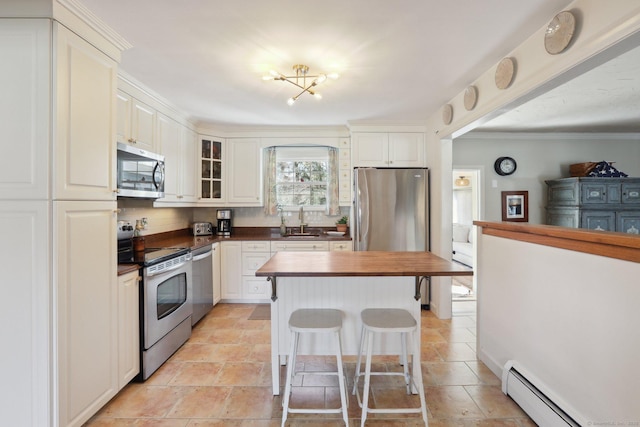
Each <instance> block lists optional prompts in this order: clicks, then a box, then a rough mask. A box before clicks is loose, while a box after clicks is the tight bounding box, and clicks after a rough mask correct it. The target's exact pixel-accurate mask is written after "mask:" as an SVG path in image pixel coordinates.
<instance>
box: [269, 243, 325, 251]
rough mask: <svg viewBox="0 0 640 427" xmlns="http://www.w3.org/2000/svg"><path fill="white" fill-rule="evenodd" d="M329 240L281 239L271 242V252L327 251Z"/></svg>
mask: <svg viewBox="0 0 640 427" xmlns="http://www.w3.org/2000/svg"><path fill="white" fill-rule="evenodd" d="M328 250H329V242H328V241H326V240H305V241H295V242H291V241H283V240H274V241H272V242H271V254H275V253H276V252H282V251H328Z"/></svg>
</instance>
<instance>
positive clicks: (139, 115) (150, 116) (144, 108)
mask: <svg viewBox="0 0 640 427" xmlns="http://www.w3.org/2000/svg"><path fill="white" fill-rule="evenodd" d="M116 99H117V104H118V105H117V110H118V113H117V126H116V128H117V132H116V135H117V141H118V142H122V143H124V144H130V145H134V146H136V147H138V148H140V149H142V150H147V151H151V152H153V153H155V152H156V151H157V148H156V138H155V128H156V117H157V113H156V110H155V109H154V108H153V107H151V106H150V105H148V104H145V103H144V102H142V101H140V100H139V99H136V98H135V97H133V96H131V95H129V94H128V93H126V92H124V91H122V90H118V92H117V97H116Z"/></svg>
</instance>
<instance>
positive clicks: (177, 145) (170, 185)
mask: <svg viewBox="0 0 640 427" xmlns="http://www.w3.org/2000/svg"><path fill="white" fill-rule="evenodd" d="M157 123H158V129H157V135H158V150H159V151H160V154H162V155H163V156H164V157H165V159H164V161H165V182H164V192H165V196H164V197H163V198H162V199H158V200H157V201H156V203H155V205H161V204H163V203H174V204H175V203H190V202H194V201H195V200H196V188H195V187H196V184H195V180H196V175H195V164H196V160H195V157H196V140H195V133H194V132H193V131H191V130H190V129H188V128H187V127H185V126H183V125H181V124H180V123H178V122H176V121H175V120H173V119H172V118H170V117H167V116H165V115H164V114H161V113H158V115H157Z"/></svg>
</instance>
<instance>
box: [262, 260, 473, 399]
mask: <svg viewBox="0 0 640 427" xmlns="http://www.w3.org/2000/svg"><path fill="white" fill-rule="evenodd" d="M255 274H256V276H259V277H266V279H267V280H268V281H270V282H271V381H272V388H273V394H274V395H278V394H280V369H279V368H280V365H284V361H285V359H286V355H287V353H288V349H289V347H290V345H291V343H290V338H291V332H290V331H289V328H288V321H289V317H290V316H291V314H292V313H293V312H294V311H295V310H297V309H301V308H328V309H336V310H340V311H341V312H342V322H343V323H342V329H341V340H342V354H344V355H353V356H355V355H357V354H358V343H359V342H360V341H359V334H360V331H361V328H362V322H361V319H360V313H361V312H362V310H364V309H366V308H374V307H386V308H394V309H403V310H407V311H408V312H409V313H411V315H412V316H413V317H414V318H415V319H417V320H418V331H417V333H416V334H414V336H413V338H412V339H411V353H412V355H413V360H414V363H413V366H414V368H415V366H417V365H419V363H420V362H419V361H420V311H421V296H420V288H421V285H422V284H423V283H424V282H425V281H424V278H425V277H429V276H471V275H473V271H472V270H471V269H470V268H468V267H464V266H461V265H458V264H455V263H453V262H451V261H447V260H445V259H443V258H440V257H439V256H436V255H434V254H432V253H430V252H376V251H364V252H358V251H356V252H350V251H346V252H278V253H276V254H275V255H274V256H273V257H272V258H271V259H270V260H269V261H267V262H266V263H265V264H264V265H263V266H262V267H260V269H258V271H256V273H255ZM325 335H327V334H311V336H310V337H305V340H303V342H302V343H301V344H300V348H299V354H311V355H323V354H326V352H327V349H330V348H332V345H333V344H332V342H330V341H327V340H328V338H327V337H326V336H325ZM395 338H397V337H388V338H385V340H383V341H381V342H379V343H377V344H376V345H375V346H374V353H375V354H387V355H397V354H398V349H399V348H400V344H401V343H400V340H399V338H398V339H397V340H395ZM396 341H397V342H396ZM414 374H416V372H414Z"/></svg>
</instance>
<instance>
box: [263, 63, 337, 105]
mask: <svg viewBox="0 0 640 427" xmlns="http://www.w3.org/2000/svg"><path fill="white" fill-rule="evenodd" d="M293 71H295V73H296V75H295V76H285V75H283V74H280V73H279V72H277V71H275V70H271V71H269V75H268V76H264V77H262V80H281V81H283V82H289V83H291V84H292V85H294V86H296V87H298V88H300V89H302V90H301V91H300V93H298V94H297V95H296V96H293V97H291V98H289V99H288V100H287V104H289V105H293V104H294V103H295V102H296V101H297V100H298V98H299V97H300V95H302V94H303V93H305V92H307V93H308V94H309V95H313V96H314V97H315V98H316V99H321V98H322V95H320V94H319V93H318V92H317V91H316V90H315V87H316V86H318V85H319V84H320V83H322V82H324V81H325V80H327V77H328V78H331V79H337V78H338V74H335V73H332V74H316V75H311V74H307V73H308V72H309V67H308V66H306V65H304V64H296V65H294V66H293Z"/></svg>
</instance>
